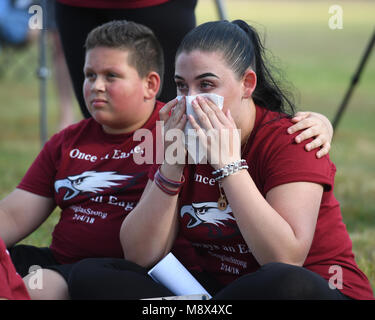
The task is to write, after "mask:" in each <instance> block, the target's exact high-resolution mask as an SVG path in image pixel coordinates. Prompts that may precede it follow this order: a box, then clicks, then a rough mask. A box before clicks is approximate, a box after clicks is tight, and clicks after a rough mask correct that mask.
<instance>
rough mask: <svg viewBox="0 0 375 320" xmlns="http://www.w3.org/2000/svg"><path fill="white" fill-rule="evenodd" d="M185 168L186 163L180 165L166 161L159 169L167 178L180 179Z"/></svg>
mask: <svg viewBox="0 0 375 320" xmlns="http://www.w3.org/2000/svg"><path fill="white" fill-rule="evenodd" d="M184 168H185V165H179V164H173V165H172V164H168V163H166V162H164V163H163V164H162V165H161V166H160V167H159V171H160V173H161V174H162V175H163V176H164V177H166V178H167V179H170V180H174V181H180V180H181V178H182V176H183V172H184Z"/></svg>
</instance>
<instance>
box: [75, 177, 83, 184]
mask: <svg viewBox="0 0 375 320" xmlns="http://www.w3.org/2000/svg"><path fill="white" fill-rule="evenodd" d="M83 180H84V178H78V179H77V180H75V181H74V184H75V185H80V184H81V183H82V182H83Z"/></svg>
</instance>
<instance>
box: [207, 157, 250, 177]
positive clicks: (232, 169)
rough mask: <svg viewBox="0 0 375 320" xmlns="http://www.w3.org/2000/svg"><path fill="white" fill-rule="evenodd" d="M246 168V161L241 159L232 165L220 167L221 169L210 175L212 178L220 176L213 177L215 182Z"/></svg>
mask: <svg viewBox="0 0 375 320" xmlns="http://www.w3.org/2000/svg"><path fill="white" fill-rule="evenodd" d="M248 168H249V166H248V165H247V163H246V160H244V159H241V160H237V161H234V162H232V163H229V164H227V165H226V166H224V167H222V168H221V169H218V170H215V171H213V172H212V174H213V175H214V176H215V175H218V174H220V175H219V176H217V177H215V181H220V180H222V179H224V178H225V177H228V176H230V175H231V174H233V173H236V172H238V171H240V170H242V169H248Z"/></svg>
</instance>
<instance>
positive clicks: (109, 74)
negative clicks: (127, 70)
mask: <svg viewBox="0 0 375 320" xmlns="http://www.w3.org/2000/svg"><path fill="white" fill-rule="evenodd" d="M116 77H117V74H115V73H114V72H108V73H107V78H108V79H114V78H116Z"/></svg>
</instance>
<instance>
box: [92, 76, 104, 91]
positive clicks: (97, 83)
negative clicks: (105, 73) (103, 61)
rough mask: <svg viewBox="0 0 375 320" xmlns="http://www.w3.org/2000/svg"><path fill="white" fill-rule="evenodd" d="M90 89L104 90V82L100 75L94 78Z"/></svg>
mask: <svg viewBox="0 0 375 320" xmlns="http://www.w3.org/2000/svg"><path fill="white" fill-rule="evenodd" d="M91 90H92V91H101V92H104V91H105V82H104V81H103V79H102V78H101V77H96V79H95V80H94V81H93V82H92V85H91Z"/></svg>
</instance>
